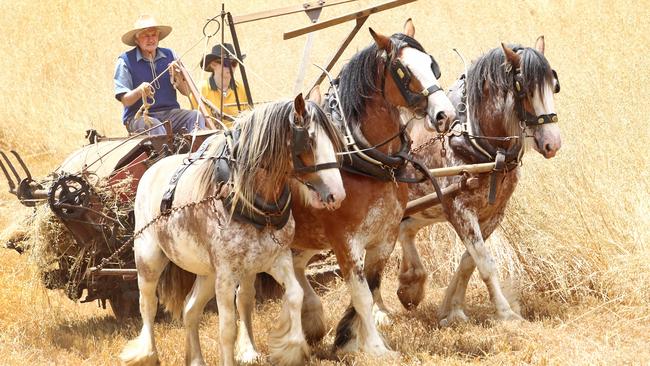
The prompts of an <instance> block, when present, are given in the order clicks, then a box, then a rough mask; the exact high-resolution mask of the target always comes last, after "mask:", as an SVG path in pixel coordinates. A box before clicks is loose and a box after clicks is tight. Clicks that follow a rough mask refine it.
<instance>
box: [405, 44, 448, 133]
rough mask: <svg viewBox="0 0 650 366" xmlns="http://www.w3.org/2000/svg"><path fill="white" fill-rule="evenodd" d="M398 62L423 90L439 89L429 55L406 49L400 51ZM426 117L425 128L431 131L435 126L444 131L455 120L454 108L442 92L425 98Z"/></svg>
mask: <svg viewBox="0 0 650 366" xmlns="http://www.w3.org/2000/svg"><path fill="white" fill-rule="evenodd" d="M400 61H402V63H403V64H404V65H405V66H406V67H408V69H409V70H410V71H411V73H412V74H413V76H415V77H416V78H417V79H418V81H420V84H422V87H423V88H424V89H426V88H428V87H430V86H432V85H437V86H438V87H440V84H439V83H438V79H436V76H435V75H434V74H433V70H432V69H431V56H430V55H428V54H426V53H424V52H421V51H418V50H416V49H415V48H411V47H406V48H403V49H402V54H401V57H400ZM427 117H428V119H427V123H426V125H425V127H426V128H427V129H428V130H431V131H434V130H435V125H436V124H437V125H439V126H442V127H443V129H445V128H446V127H447V126H449V123H450V122H451V121H453V120H454V119H455V118H456V111H455V109H454V106H453V105H452V104H451V101H450V100H449V98H448V97H447V95H445V92H444V91H443V90H438V91H436V92H435V93H433V94H430V95H429V96H428V97H427Z"/></svg>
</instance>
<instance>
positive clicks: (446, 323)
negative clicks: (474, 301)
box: [439, 309, 469, 328]
mask: <svg viewBox="0 0 650 366" xmlns="http://www.w3.org/2000/svg"><path fill="white" fill-rule="evenodd" d="M468 321H469V318H468V317H467V315H465V312H464V311H463V310H462V309H457V310H452V311H451V312H449V314H448V315H447V316H446V317H444V318H442V319H440V322H439V324H440V326H441V327H443V328H446V327H450V326H452V325H453V324H456V323H467V322H468Z"/></svg>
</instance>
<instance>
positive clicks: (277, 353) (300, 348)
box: [269, 340, 310, 366]
mask: <svg viewBox="0 0 650 366" xmlns="http://www.w3.org/2000/svg"><path fill="white" fill-rule="evenodd" d="M269 348H271V347H270V346H269ZM309 353H310V351H309V346H308V345H307V342H305V341H304V340H303V341H301V342H289V344H286V345H284V346H281V347H279V348H276V349H271V361H272V362H271V363H272V364H274V365H287V366H293V365H296V366H297V365H304V364H305V363H306V361H307V360H308V359H309Z"/></svg>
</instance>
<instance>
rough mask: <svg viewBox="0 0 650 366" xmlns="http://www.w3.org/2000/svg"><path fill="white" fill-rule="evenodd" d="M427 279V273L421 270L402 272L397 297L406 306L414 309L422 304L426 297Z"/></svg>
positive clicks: (408, 308)
mask: <svg viewBox="0 0 650 366" xmlns="http://www.w3.org/2000/svg"><path fill="white" fill-rule="evenodd" d="M426 280H427V275H426V273H425V272H424V271H421V270H409V271H406V272H402V273H400V275H399V287H398V288H397V297H398V298H399V301H400V302H401V303H402V306H404V308H406V309H407V310H413V309H415V308H416V307H417V306H418V305H420V303H421V302H422V300H423V299H424V294H425V286H424V284H425V282H426Z"/></svg>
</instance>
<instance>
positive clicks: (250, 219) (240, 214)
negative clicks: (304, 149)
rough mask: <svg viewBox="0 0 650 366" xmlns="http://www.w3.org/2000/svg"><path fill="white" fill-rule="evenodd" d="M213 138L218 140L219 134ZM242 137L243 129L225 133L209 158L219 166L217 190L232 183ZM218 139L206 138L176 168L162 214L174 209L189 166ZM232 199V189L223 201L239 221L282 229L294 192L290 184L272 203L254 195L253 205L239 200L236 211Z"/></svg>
mask: <svg viewBox="0 0 650 366" xmlns="http://www.w3.org/2000/svg"><path fill="white" fill-rule="evenodd" d="M214 136H215V137H216V136H217V135H214ZM239 136H240V130H233V131H226V132H224V139H223V140H222V141H221V142H220V143H219V146H217V149H216V150H215V151H216V154H215V155H214V156H211V157H209V158H210V159H214V164H216V169H215V170H214V176H213V180H214V182H215V184H216V186H217V187H220V186H223V185H226V184H232V182H231V178H232V174H231V172H232V169H235V168H236V166H235V165H234V164H233V162H234V160H233V158H234V156H235V154H236V153H237V144H238V142H239ZM215 137H210V138H208V139H206V140H205V141H204V142H203V144H202V145H201V146H200V147H199V149H198V150H197V151H196V152H195V153H194V154H192V155H191V156H190V158H188V159H185V160H184V161H183V164H182V165H181V166H179V167H178V168H177V169H176V172H175V173H174V174H173V175H172V178H171V180H170V182H169V187H168V188H167V191H166V192H165V194H164V195H163V199H162V202H161V204H160V210H161V212H164V211H166V210H169V209H171V207H172V203H173V200H174V193H175V191H176V186H177V184H178V180H179V179H180V177H181V176H182V175H183V173H184V172H185V171H186V170H187V168H189V166H190V165H192V164H193V163H194V162H195V161H197V160H199V159H203V158H204V155H205V152H206V150H207V149H208V147H209V146H210V144H211V143H212V140H214V138H215ZM233 200H234V195H233V192H232V190H231V192H230V193H229V194H228V195H227V196H225V197H223V198H222V202H223V206H224V208H225V209H226V210H227V211H230V212H232V218H233V219H235V220H237V221H241V222H245V223H248V224H251V225H253V226H255V227H256V228H257V229H263V228H265V227H267V226H271V227H273V228H275V229H276V230H279V229H282V228H283V227H284V225H286V223H287V222H288V221H289V215H290V214H291V190H290V189H289V185H287V184H285V185H284V187H283V190H282V193H281V195H280V198H279V199H278V201H277V202H273V203H269V202H266V201H264V200H263V199H262V198H260V197H259V196H255V199H254V200H253V202H249V201H247V200H245V199H244V198H243V197H239V199H238V200H237V204H236V206H235V207H234V209H233V207H232V202H233Z"/></svg>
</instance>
